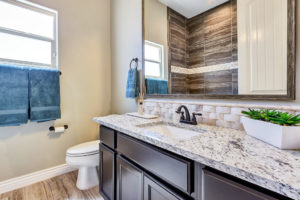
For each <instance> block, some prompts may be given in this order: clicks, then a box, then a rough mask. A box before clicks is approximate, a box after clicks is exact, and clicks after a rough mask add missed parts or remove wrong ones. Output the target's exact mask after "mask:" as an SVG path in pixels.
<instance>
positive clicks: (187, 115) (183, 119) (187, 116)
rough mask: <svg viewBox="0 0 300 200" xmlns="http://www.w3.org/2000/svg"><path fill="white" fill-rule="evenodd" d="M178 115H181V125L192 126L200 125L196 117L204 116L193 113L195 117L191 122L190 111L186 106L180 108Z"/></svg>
mask: <svg viewBox="0 0 300 200" xmlns="http://www.w3.org/2000/svg"><path fill="white" fill-rule="evenodd" d="M182 109H184V112H183V111H181V110H182ZM176 113H178V114H181V116H180V121H179V122H180V123H185V124H191V125H197V124H198V123H197V118H196V116H202V114H201V113H192V114H193V117H192V120H191V116H190V112H189V109H188V108H187V107H186V106H184V105H182V106H179V107H178V109H177V111H176ZM184 113H185V116H184Z"/></svg>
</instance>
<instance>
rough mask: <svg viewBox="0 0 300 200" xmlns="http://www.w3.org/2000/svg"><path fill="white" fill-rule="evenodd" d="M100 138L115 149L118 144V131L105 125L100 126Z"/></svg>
mask: <svg viewBox="0 0 300 200" xmlns="http://www.w3.org/2000/svg"><path fill="white" fill-rule="evenodd" d="M100 140H101V142H102V143H103V144H105V145H106V146H108V147H110V148H112V149H115V148H116V147H117V146H116V133H115V131H114V130H112V129H110V128H107V127H105V126H100Z"/></svg>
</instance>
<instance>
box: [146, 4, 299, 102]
mask: <svg viewBox="0 0 300 200" xmlns="http://www.w3.org/2000/svg"><path fill="white" fill-rule="evenodd" d="M143 2H144V3H143V17H144V23H143V30H144V46H143V52H144V54H143V55H144V62H143V77H144V79H143V83H144V87H143V88H144V94H145V95H146V97H157V96H159V97H179V98H186V97H188V98H189V97H192V98H193V97H194V98H219V99H258V100H293V99H295V41H296V40H295V0H215V1H210V0H204V1H201V3H200V2H199V1H198V0H191V1H188V2H186V1H184V2H182V3H181V1H180V2H179V1H175V0H143Z"/></svg>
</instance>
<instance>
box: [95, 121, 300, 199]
mask: <svg viewBox="0 0 300 200" xmlns="http://www.w3.org/2000/svg"><path fill="white" fill-rule="evenodd" d="M94 121H95V122H98V123H100V124H101V125H104V126H107V127H110V128H112V129H115V130H117V131H120V132H122V133H124V134H127V135H130V136H132V137H134V138H137V139H140V140H143V141H145V142H147V143H150V144H153V145H155V146H158V147H161V148H163V149H166V150H168V151H171V152H173V153H176V154H178V155H182V156H184V157H186V158H189V159H192V160H194V161H196V162H199V163H201V164H203V165H206V166H209V167H212V168H215V169H217V170H220V171H222V172H225V173H227V174H230V175H233V176H235V177H238V178H240V179H243V180H245V181H248V182H250V183H253V184H256V185H259V186H261V187H263V188H266V189H269V190H271V191H274V192H276V193H279V194H282V195H284V196H287V197H290V198H292V199H297V200H300V151H283V150H280V149H277V148H275V147H273V146H270V145H268V144H265V143H263V142H261V141H259V140H257V139H254V138H252V137H250V136H248V135H246V133H245V132H244V131H237V130H232V129H227V128H221V127H216V126H208V125H202V124H200V125H198V126H190V125H183V124H179V123H176V125H177V126H180V127H183V128H188V129H194V130H197V129H199V130H201V129H202V130H206V131H205V132H202V133H199V135H196V136H194V137H192V138H188V139H184V140H179V139H176V138H169V137H160V138H159V137H153V136H151V135H149V134H147V133H146V132H145V131H144V129H143V126H147V125H149V124H153V123H159V122H160V121H162V120H161V119H154V120H147V119H140V118H137V117H131V116H128V115H110V116H106V117H96V118H94ZM167 123H175V122H167ZM270 134H271V133H270Z"/></svg>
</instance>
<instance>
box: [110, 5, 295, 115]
mask: <svg viewBox="0 0 300 200" xmlns="http://www.w3.org/2000/svg"><path fill="white" fill-rule="evenodd" d="M112 2H114V3H113V4H112V10H115V9H116V8H117V9H118V10H122V13H130V16H131V19H132V20H131V21H128V20H125V21H123V20H122V18H121V17H117V18H115V19H114V24H112V26H116V25H117V24H118V23H119V24H120V23H122V22H124V24H123V25H122V29H119V30H122V31H123V32H125V33H126V34H127V35H130V33H131V34H133V35H135V36H136V38H132V37H131V38H130V42H131V43H132V46H131V47H130V49H128V48H126V50H124V51H122V50H120V49H119V50H118V54H117V55H115V56H113V62H118V63H122V61H126V60H124V59H123V58H124V57H125V56H126V55H128V54H131V55H133V54H139V52H141V49H142V41H141V39H140V37H139V31H140V30H141V29H142V25H141V24H140V20H141V18H142V14H141V12H139V10H136V9H139V6H140V2H141V0H126V3H123V1H122V0H112ZM116 2H118V3H116ZM137 2H138V3H137ZM136 3H137V5H136V6H129V5H132V4H136ZM299 12H300V4H297V13H299ZM123 15H124V14H123ZM125 23H127V24H125ZM131 24H134V28H131V27H130V25H131ZM112 30H113V29H112ZM113 35H114V37H113V39H114V40H115V41H113V43H114V45H115V46H118V47H122V46H123V44H124V43H125V42H126V37H125V36H122V34H120V33H113ZM297 38H300V15H297ZM138 48H140V49H138ZM114 52H115V50H114V47H113V46H112V53H113V54H114ZM129 57H130V56H128V59H129ZM299 61H300V42H299V41H298V42H297V85H299V83H300V62H299ZM113 67H115V66H114V65H113ZM119 67H120V66H119ZM120 68H121V67H120ZM124 68H126V62H125V67H124ZM126 76H127V75H125V74H122V73H120V74H118V77H114V74H113V78H112V85H113V90H112V92H113V94H114V95H119V94H122V95H123V96H124V94H125V87H124V86H121V87H120V86H119V87H118V85H121V84H124V80H125V79H126ZM119 79H120V80H121V81H120V80H119ZM115 88H118V89H117V90H116V89H115ZM296 88H297V100H296V101H291V102H264V101H258V102H257V101H256V102H255V101H239V100H198V101H199V102H200V101H201V102H239V103H255V104H273V105H277V104H281V105H291V104H292V105H295V104H300V87H296ZM113 98H114V97H113ZM184 101H194V100H184ZM184 101H183V102H184ZM117 102H118V104H117V105H116V104H113V107H112V109H113V111H114V112H115V113H124V112H125V111H132V110H137V107H136V105H135V104H128V101H127V100H125V99H124V98H123V99H122V98H119V99H118V100H117Z"/></svg>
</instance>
